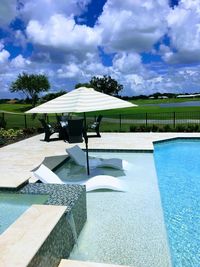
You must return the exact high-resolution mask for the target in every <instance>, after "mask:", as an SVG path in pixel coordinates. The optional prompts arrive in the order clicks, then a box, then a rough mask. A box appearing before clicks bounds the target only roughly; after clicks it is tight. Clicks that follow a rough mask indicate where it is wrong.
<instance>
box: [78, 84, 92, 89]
mask: <svg viewBox="0 0 200 267" xmlns="http://www.w3.org/2000/svg"><path fill="white" fill-rule="evenodd" d="M79 87H87V88H90V87H91V85H90V83H77V84H76V85H75V88H76V89H77V88H79Z"/></svg>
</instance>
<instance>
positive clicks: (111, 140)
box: [0, 133, 200, 188]
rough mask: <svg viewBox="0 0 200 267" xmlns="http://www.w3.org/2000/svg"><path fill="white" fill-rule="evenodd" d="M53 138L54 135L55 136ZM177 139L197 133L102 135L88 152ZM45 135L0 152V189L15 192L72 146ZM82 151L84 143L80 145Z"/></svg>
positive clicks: (148, 145)
mask: <svg viewBox="0 0 200 267" xmlns="http://www.w3.org/2000/svg"><path fill="white" fill-rule="evenodd" d="M55 137H56V135H55ZM176 137H198V138H200V133H102V137H101V138H89V143H88V146H89V149H134V150H147V151H148V150H153V142H154V141H159V140H165V139H170V138H176ZM43 139H44V134H40V135H37V136H34V137H31V138H28V139H26V140H23V141H20V142H17V143H14V144H11V145H8V146H5V147H2V148H0V158H1V162H0V170H1V176H0V188H6V187H7V188H17V187H19V186H20V185H21V184H23V183H25V182H26V181H28V179H30V178H31V177H32V178H33V176H32V173H31V170H33V169H34V168H35V167H37V166H38V165H39V164H41V162H42V161H43V160H44V158H45V157H48V156H58V155H65V153H66V151H65V149H66V148H68V147H71V146H73V145H74V144H69V143H65V142H63V141H62V140H56V141H51V142H44V141H43ZM79 146H80V147H81V148H85V143H84V142H83V143H79Z"/></svg>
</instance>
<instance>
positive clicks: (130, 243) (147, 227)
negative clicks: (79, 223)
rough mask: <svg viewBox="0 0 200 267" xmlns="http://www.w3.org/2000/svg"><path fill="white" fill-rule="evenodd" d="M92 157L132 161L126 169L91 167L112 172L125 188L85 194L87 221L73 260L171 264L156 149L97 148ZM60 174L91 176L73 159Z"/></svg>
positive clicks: (72, 178)
mask: <svg viewBox="0 0 200 267" xmlns="http://www.w3.org/2000/svg"><path fill="white" fill-rule="evenodd" d="M90 156H97V157H102V158H113V157H117V158H121V159H124V160H126V161H128V162H129V164H128V168H127V170H125V171H124V172H122V171H119V170H114V169H111V168H98V169H95V170H91V176H92V175H97V174H99V175H100V174H107V175H113V176H115V177H117V178H118V179H120V180H122V181H124V183H126V185H127V186H126V191H125V192H116V191H111V190H97V191H92V192H89V193H87V222H86V224H85V226H84V228H83V230H82V232H81V234H80V236H79V238H78V245H77V246H75V247H74V250H73V251H72V253H71V255H70V259H74V260H83V261H91V262H99V263H110V264H121V265H128V266H134V267H136V266H137V267H154V266H155V267H169V266H171V265H170V256H169V250H168V244H167V238H166V229H165V225H164V220H163V213H162V208H161V201H160V195H159V190H158V186H157V177H156V171H155V166H154V157H153V154H152V153H117V152H111V153H109V152H105V153H103V152H96V153H90ZM56 173H57V174H58V175H59V176H60V177H61V178H62V180H63V181H65V182H66V183H67V182H69V183H72V182H73V181H76V182H78V181H80V180H81V181H82V180H84V179H88V177H87V175H86V171H85V169H84V168H81V167H79V166H76V165H75V164H74V163H73V162H72V161H69V162H67V163H66V164H64V166H62V167H60V168H59V169H57V171H56Z"/></svg>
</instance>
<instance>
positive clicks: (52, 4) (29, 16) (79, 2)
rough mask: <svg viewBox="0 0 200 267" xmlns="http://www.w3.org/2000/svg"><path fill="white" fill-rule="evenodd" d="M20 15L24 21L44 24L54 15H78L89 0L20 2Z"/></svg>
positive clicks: (31, 0)
mask: <svg viewBox="0 0 200 267" xmlns="http://www.w3.org/2000/svg"><path fill="white" fill-rule="evenodd" d="M21 1H22V2H23V8H21V10H20V13H21V16H22V18H23V19H25V20H26V21H30V20H38V21H40V22H41V23H46V22H47V21H48V20H49V18H50V17H52V16H53V15H55V14H60V15H63V16H71V15H72V16H75V15H80V14H81V13H82V12H84V11H85V10H86V9H87V5H88V4H89V3H90V2H91V0H64V1H63V0H56V1H55V0H34V1H33V0H21Z"/></svg>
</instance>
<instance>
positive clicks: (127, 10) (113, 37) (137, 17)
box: [97, 0, 169, 52]
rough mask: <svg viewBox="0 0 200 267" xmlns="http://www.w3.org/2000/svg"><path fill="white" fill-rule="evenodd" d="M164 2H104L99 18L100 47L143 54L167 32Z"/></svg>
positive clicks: (127, 0)
mask: <svg viewBox="0 0 200 267" xmlns="http://www.w3.org/2000/svg"><path fill="white" fill-rule="evenodd" d="M168 12H169V5H168V1H167V0H160V1H159V0H156V1H155V0H143V1H140V0H134V1H132V0H124V1H121V0H108V1H107V2H106V4H105V6H104V9H103V13H102V15H101V16H100V17H99V20H98V24H97V27H99V28H100V29H101V33H102V39H103V45H104V46H105V47H106V49H107V50H108V51H114V52H116V51H136V52H140V51H144V50H146V51H147V50H151V49H152V46H153V45H154V44H155V43H156V42H157V41H158V40H159V39H160V38H161V37H162V36H163V34H164V33H165V32H166V29H167V23H166V19H165V18H166V15H167V14H168Z"/></svg>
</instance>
